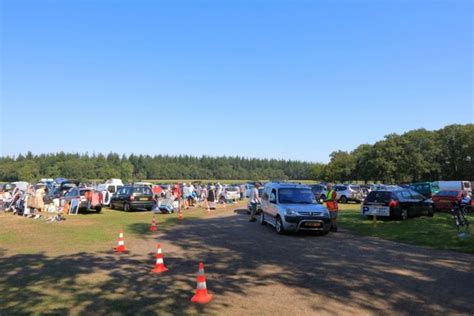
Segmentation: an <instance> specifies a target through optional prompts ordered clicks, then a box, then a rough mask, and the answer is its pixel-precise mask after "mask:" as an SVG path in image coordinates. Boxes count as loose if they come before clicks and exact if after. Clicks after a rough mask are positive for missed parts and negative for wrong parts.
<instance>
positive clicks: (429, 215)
mask: <svg viewBox="0 0 474 316" xmlns="http://www.w3.org/2000/svg"><path fill="white" fill-rule="evenodd" d="M433 215H434V207H433V206H429V207H428V217H433Z"/></svg>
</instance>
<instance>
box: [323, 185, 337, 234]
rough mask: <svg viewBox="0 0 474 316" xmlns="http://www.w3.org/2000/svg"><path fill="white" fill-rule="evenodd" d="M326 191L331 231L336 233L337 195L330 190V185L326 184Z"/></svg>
mask: <svg viewBox="0 0 474 316" xmlns="http://www.w3.org/2000/svg"><path fill="white" fill-rule="evenodd" d="M327 189H328V191H327V193H326V206H327V208H328V210H329V215H330V216H331V231H333V232H337V211H338V210H339V207H338V205H337V193H336V191H334V190H333V189H332V184H328V185H327Z"/></svg>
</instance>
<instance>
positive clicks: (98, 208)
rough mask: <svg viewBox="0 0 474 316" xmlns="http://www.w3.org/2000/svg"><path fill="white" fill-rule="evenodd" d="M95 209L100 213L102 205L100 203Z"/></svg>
mask: <svg viewBox="0 0 474 316" xmlns="http://www.w3.org/2000/svg"><path fill="white" fill-rule="evenodd" d="M95 211H96V212H97V213H100V212H101V211H102V206H100V205H99V206H96V207H95Z"/></svg>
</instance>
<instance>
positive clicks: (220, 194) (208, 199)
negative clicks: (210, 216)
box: [154, 183, 246, 209]
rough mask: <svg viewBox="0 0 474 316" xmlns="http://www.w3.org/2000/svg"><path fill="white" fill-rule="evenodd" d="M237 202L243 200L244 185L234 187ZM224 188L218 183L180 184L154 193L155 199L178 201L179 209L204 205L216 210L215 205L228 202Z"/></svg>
mask: <svg viewBox="0 0 474 316" xmlns="http://www.w3.org/2000/svg"><path fill="white" fill-rule="evenodd" d="M235 189H236V190H237V193H238V196H239V200H243V199H244V198H245V190H246V188H245V185H244V184H242V185H239V186H236V187H235ZM225 190H226V187H225V186H223V185H222V184H220V183H214V184H211V183H209V184H207V185H203V184H196V185H194V184H193V183H182V184H175V185H173V186H171V185H168V186H167V187H166V188H165V189H163V190H161V192H156V191H155V192H154V194H155V195H156V197H157V199H170V198H172V199H174V200H176V201H179V209H188V208H190V207H194V206H196V205H198V206H202V205H203V204H206V206H207V207H208V208H216V206H217V204H219V203H221V204H225V203H228V202H232V201H228V200H227V199H226V197H225V195H224V191H225Z"/></svg>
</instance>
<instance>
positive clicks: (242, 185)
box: [240, 183, 245, 201]
mask: <svg viewBox="0 0 474 316" xmlns="http://www.w3.org/2000/svg"><path fill="white" fill-rule="evenodd" d="M244 198H245V184H243V183H242V184H241V185H240V200H241V201H243V200H244Z"/></svg>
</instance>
